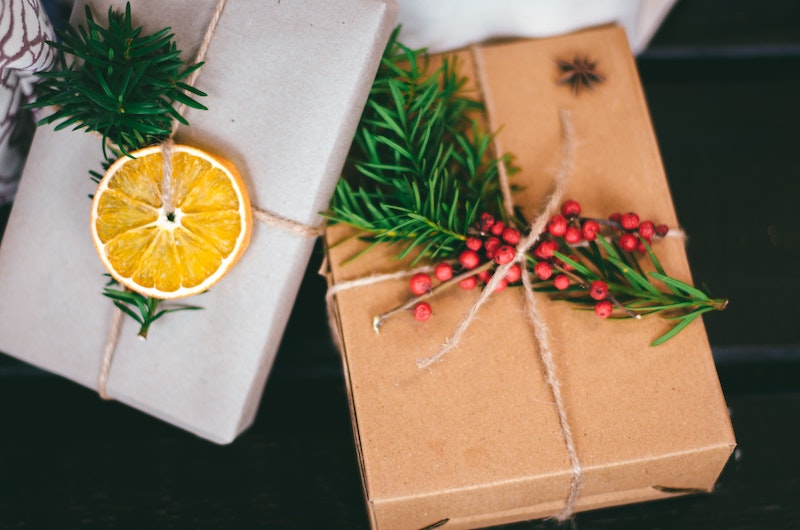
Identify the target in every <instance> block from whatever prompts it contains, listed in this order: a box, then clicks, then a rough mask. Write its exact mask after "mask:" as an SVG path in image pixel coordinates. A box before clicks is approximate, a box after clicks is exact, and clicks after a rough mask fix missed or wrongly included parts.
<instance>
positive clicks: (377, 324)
mask: <svg viewBox="0 0 800 530" xmlns="http://www.w3.org/2000/svg"><path fill="white" fill-rule="evenodd" d="M495 265H496V264H495V263H494V262H493V261H487V262H486V263H483V264H482V265H480V266H478V267H475V268H474V269H469V270H466V271H464V272H462V273H461V274H459V275H457V276H453V277H452V278H450V279H449V280H447V281H445V282H442V283H440V284H439V285H437V286H436V287H434V288H433V289H431V290H430V291H428V292H427V293H423V294H421V295H419V296H415V297H414V298H411V299H410V300H408V301H407V302H405V303H403V304H400V305H399V306H397V307H395V308H393V309H390V310H388V311H386V312H385V313H381V314H380V315H376V316H375V317H374V318H373V319H372V329H374V330H375V333H380V329H381V326H383V323H384V322H385V321H386V319H388V318H389V317H391V316H392V315H395V314H397V313H399V312H401V311H405V310H407V309H411V308H412V307H414V306H415V305H416V304H417V303H419V302H422V301H423V300H427V299H428V298H430V297H432V296H434V295H435V294H436V293H438V292H440V291H443V290H445V289H447V288H449V287H451V286H453V285H457V284H458V282H460V281H461V280H465V279H467V278H469V277H470V276H475V275H476V274H478V273H479V272H482V271H486V270H489V269H491V268H493V267H494V266H495Z"/></svg>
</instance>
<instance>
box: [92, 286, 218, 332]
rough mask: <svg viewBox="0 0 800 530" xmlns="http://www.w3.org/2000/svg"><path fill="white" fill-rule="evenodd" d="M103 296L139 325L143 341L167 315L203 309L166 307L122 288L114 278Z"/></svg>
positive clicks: (179, 305) (153, 299)
mask: <svg viewBox="0 0 800 530" xmlns="http://www.w3.org/2000/svg"><path fill="white" fill-rule="evenodd" d="M106 276H109V275H106ZM109 278H110V276H109ZM103 296H106V297H108V298H110V299H111V300H112V301H113V302H114V305H115V306H117V308H118V309H119V310H120V311H122V312H123V313H125V314H126V315H128V316H129V317H131V318H132V319H133V320H135V321H136V322H137V323H138V324H139V333H138V336H139V337H141V338H143V339H146V338H147V333H148V332H149V331H150V325H151V324H152V323H153V322H155V321H156V320H158V319H159V318H161V317H163V316H164V315H166V314H167V313H174V312H176V311H196V310H198V309H203V308H202V307H200V306H194V305H187V304H174V303H173V304H170V305H169V306H167V307H164V304H163V303H162V301H161V300H159V299H158V298H152V297H149V296H144V295H141V294H139V293H135V292H133V291H129V290H127V289H122V288H120V286H119V284H118V283H117V282H116V281H115V280H114V279H113V278H112V279H110V280H109V282H108V283H107V284H106V286H105V287H104V288H103Z"/></svg>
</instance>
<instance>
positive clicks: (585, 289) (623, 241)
mask: <svg viewBox="0 0 800 530" xmlns="http://www.w3.org/2000/svg"><path fill="white" fill-rule="evenodd" d="M580 214H581V205H580V203H578V202H577V201H574V200H568V201H566V202H564V204H562V206H561V211H560V213H558V214H556V215H554V216H553V217H552V218H551V219H550V220H549V222H548V223H547V229H546V231H545V232H544V233H543V234H541V237H540V241H539V243H538V244H537V245H536V246H535V247H534V248H533V250H532V252H531V254H530V255H529V256H527V263H528V264H529V265H530V266H531V267H532V272H533V275H534V276H535V278H536V280H538V282H539V283H540V284H544V283H545V282H551V283H552V286H553V288H555V290H557V291H567V290H570V291H571V292H577V293H578V294H579V295H580V293H583V296H586V297H587V298H586V299H587V300H589V301H590V302H592V303H593V304H594V312H595V314H596V315H597V316H599V317H600V318H608V317H609V316H611V314H612V313H613V311H614V306H615V305H618V306H620V307H622V306H621V304H619V302H617V300H616V299H615V298H614V296H613V295H612V294H611V293H610V292H609V291H610V289H609V284H608V283H607V282H606V281H604V280H603V279H596V278H592V277H585V276H586V275H585V274H582V273H581V271H585V270H586V269H585V267H581V269H579V270H576V268H575V266H577V264H578V263H580V262H581V260H580V258H579V257H578V256H577V255H576V253H575V249H576V248H577V247H580V246H582V245H591V244H593V242H595V241H596V240H597V238H598V236H600V237H608V238H609V240H611V241H613V243H614V244H615V245H616V246H617V248H619V249H620V250H621V251H624V252H627V253H630V252H634V251H639V252H646V251H647V246H646V244H647V245H649V244H650V243H651V242H652V240H653V238H654V237H663V236H665V235H666V234H667V232H668V231H669V228H668V227H667V226H666V225H656V224H655V223H653V222H652V221H640V219H639V216H638V215H637V214H636V213H634V212H628V213H624V214H619V213H614V214H612V215H611V216H609V218H608V219H594V218H585V217H581V216H580ZM604 227H605V228H608V229H609V230H608V231H609V232H610V234H609V235H607V236H601V235H600V234H601V229H602V228H604ZM521 237H522V234H521V233H520V231H519V230H517V229H516V228H514V227H513V226H508V225H506V224H505V223H504V222H503V221H501V220H498V219H495V218H494V216H492V215H491V214H489V213H483V214H481V215H480V217H479V219H478V221H477V222H476V223H475V225H474V226H472V228H471V229H470V231H469V233H468V235H467V236H466V239H465V241H464V246H465V248H464V250H463V251H461V253H460V254H459V256H458V260H457V261H456V262H453V263H451V262H441V263H438V264H437V265H436V267H435V268H434V271H433V277H432V276H431V275H430V274H427V273H424V272H420V273H417V274H414V275H413V276H412V277H411V280H410V282H409V287H410V289H411V293H412V294H413V295H414V296H415V297H420V298H427V297H428V296H430V294H432V292H433V290H434V278H435V280H437V281H438V282H439V284H438V285H437V286H436V289H439V288H444V287H447V286H449V285H450V284H455V283H457V284H458V285H459V286H460V287H461V288H462V289H466V290H470V289H474V288H475V287H477V286H478V284H479V283H480V284H483V285H486V284H487V283H488V282H489V280H490V279H491V277H492V275H493V273H494V270H495V269H496V267H497V266H498V265H503V264H506V263H509V262H511V261H512V260H514V257H515V255H516V248H515V247H516V245H517V244H518V243H519V241H520V239H521ZM645 243H646V244H645ZM561 257H564V259H561ZM573 265H575V266H573ZM521 276H522V269H521V267H520V265H519V264H517V263H515V264H514V265H512V266H511V267H510V268H509V269H508V272H507V273H506V275H505V276H504V277H503V278H502V279H501V280H500V281H499V282H498V283H497V287H496V291H498V292H499V291H502V290H504V289H505V288H506V287H507V286H508V285H509V284H514V283H516V282H518V281H519V280H520V278H521ZM409 307H410V308H411V310H412V312H413V314H414V318H416V319H417V320H420V321H424V320H428V319H429V318H430V317H431V314H432V308H431V306H430V304H429V303H428V302H425V301H423V300H419V301H417V302H416V303H414V304H413V305H409ZM623 309H624V308H623Z"/></svg>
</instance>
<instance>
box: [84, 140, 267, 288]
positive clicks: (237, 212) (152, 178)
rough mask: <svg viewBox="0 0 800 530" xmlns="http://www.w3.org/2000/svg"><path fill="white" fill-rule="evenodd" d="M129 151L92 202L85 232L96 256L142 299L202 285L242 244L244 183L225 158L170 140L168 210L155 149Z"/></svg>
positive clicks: (247, 225) (246, 237)
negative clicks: (95, 249) (90, 233)
mask: <svg viewBox="0 0 800 530" xmlns="http://www.w3.org/2000/svg"><path fill="white" fill-rule="evenodd" d="M131 154H132V155H133V157H134V158H129V157H122V158H120V159H119V160H117V161H116V162H115V163H114V164H112V165H111V167H110V168H109V169H108V171H107V172H106V174H105V175H104V177H103V179H102V180H101V181H100V184H99V186H98V188H97V192H96V193H95V196H94V200H93V202H92V217H91V231H92V238H93V240H94V244H95V247H96V248H97V252H98V254H99V256H100V259H101V260H102V262H103V264H104V265H105V267H106V268H107V269H108V271H109V272H110V273H111V275H112V276H113V277H114V278H115V279H116V280H117V281H118V282H120V283H121V284H122V285H124V286H125V287H127V288H129V289H131V290H132V291H136V292H138V293H141V294H143V295H146V296H151V297H154V298H161V299H172V298H181V297H185V296H190V295H194V294H198V293H201V292H203V291H205V290H207V289H208V288H209V287H211V286H212V285H214V284H215V283H216V282H217V281H219V280H220V279H221V278H222V277H223V276H224V275H225V274H226V273H227V272H228V271H229V270H230V269H231V267H233V265H234V264H235V263H236V262H237V261H238V260H239V258H240V257H241V255H242V253H243V252H244V250H245V248H246V247H247V245H248V243H249V241H250V233H251V230H252V212H251V207H250V199H249V197H248V194H247V190H246V188H245V185H244V182H243V181H242V179H241V177H240V175H239V174H238V172H237V171H236V169H235V168H234V167H233V165H232V164H230V163H229V162H227V161H225V160H222V159H220V158H217V157H215V156H212V155H210V154H208V153H206V152H204V151H201V150H199V149H196V148H193V147H189V146H184V145H174V146H172V148H171V163H172V164H171V165H172V172H171V178H170V182H171V197H170V200H169V201H168V202H171V204H172V207H171V208H170V207H165V201H164V198H165V197H164V194H163V192H162V187H163V183H164V158H163V156H164V155H163V153H162V149H161V148H160V147H159V146H152V147H147V148H145V149H141V150H138V151H134V152H133V153H131ZM168 210H169V211H168Z"/></svg>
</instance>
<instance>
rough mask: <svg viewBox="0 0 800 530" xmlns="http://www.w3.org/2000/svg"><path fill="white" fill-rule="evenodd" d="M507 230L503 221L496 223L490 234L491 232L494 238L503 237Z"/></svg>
mask: <svg viewBox="0 0 800 530" xmlns="http://www.w3.org/2000/svg"><path fill="white" fill-rule="evenodd" d="M505 229H506V225H505V223H503V221H495V222H494V224H493V225H492V227H491V228H490V229H489V232H491V233H492V235H493V236H497V237H500V236H502V235H503V230H505Z"/></svg>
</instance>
